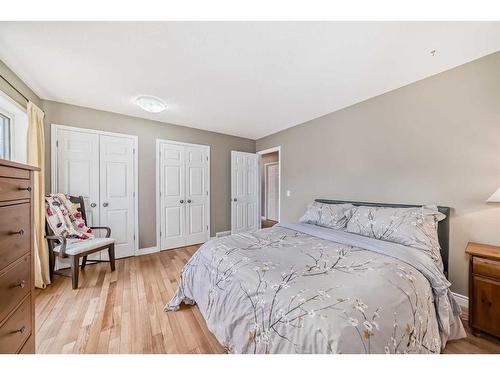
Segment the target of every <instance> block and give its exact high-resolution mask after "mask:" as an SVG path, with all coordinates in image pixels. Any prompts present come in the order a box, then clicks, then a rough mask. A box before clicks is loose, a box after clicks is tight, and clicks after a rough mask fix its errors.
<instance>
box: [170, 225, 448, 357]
mask: <svg viewBox="0 0 500 375" xmlns="http://www.w3.org/2000/svg"><path fill="white" fill-rule="evenodd" d="M181 303H186V304H194V303H196V304H197V305H198V307H199V309H200V311H201V313H202V314H203V316H204V318H205V320H206V322H207V326H208V328H209V329H210V331H212V332H213V333H214V334H215V336H216V337H217V339H218V340H219V342H220V343H221V344H223V345H224V346H225V347H226V349H227V351H228V352H230V353H439V352H440V348H441V339H440V334H439V328H438V321H437V319H436V310H435V306H434V303H433V293H432V289H431V287H430V285H429V282H428V281H427V279H426V278H425V277H424V276H423V275H422V274H421V273H420V272H419V271H418V270H416V269H415V268H413V267H412V266H411V265H409V264H407V263H404V262H401V261H399V260H398V259H395V258H393V257H389V256H386V255H383V254H378V253H376V252H373V251H368V250H363V249H361V248H357V247H353V246H348V245H344V244H340V243H336V242H332V241H328V240H324V239H321V238H318V237H315V236H311V235H308V234H305V233H301V232H298V231H294V230H290V229H287V228H283V227H276V226H275V227H273V228H268V229H263V230H258V231H255V232H251V233H241V234H236V235H232V236H228V237H223V238H218V239H214V240H211V241H209V242H207V243H205V244H204V245H202V246H201V247H200V249H199V250H198V251H197V252H196V253H195V254H194V255H193V257H192V258H191V260H190V261H189V262H188V263H187V264H186V266H185V267H184V269H183V271H182V274H181V281H180V284H179V288H178V290H177V292H176V295H175V296H174V297H173V298H172V300H171V301H170V302H169V303H168V304H167V306H166V310H177V309H178V308H179V305H180V304H181Z"/></svg>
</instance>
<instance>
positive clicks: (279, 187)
mask: <svg viewBox="0 0 500 375" xmlns="http://www.w3.org/2000/svg"><path fill="white" fill-rule="evenodd" d="M275 151H278V164H279V184H278V222H280V221H281V169H282V168H281V146H275V147H271V148H267V149H265V150H260V151H257V154H258V155H260V156H261V157H262V155H264V154H270V153H271V152H275ZM259 165H260V163H259ZM259 177H260V176H259ZM259 182H260V183H259V189H260V188H262V181H260V179H259ZM260 196H262V193H261V194H259V197H260ZM259 209H262V204H260V207H259ZM260 216H261V217H262V213H261V214H260Z"/></svg>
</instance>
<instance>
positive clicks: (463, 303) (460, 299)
mask: <svg viewBox="0 0 500 375" xmlns="http://www.w3.org/2000/svg"><path fill="white" fill-rule="evenodd" d="M451 294H453V297H455V301H457V303H458V304H459V305H460V307H466V308H468V307H469V297H467V296H464V295H462V294H458V293H455V292H451Z"/></svg>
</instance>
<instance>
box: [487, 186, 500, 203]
mask: <svg viewBox="0 0 500 375" xmlns="http://www.w3.org/2000/svg"><path fill="white" fill-rule="evenodd" d="M486 202H500V188H498V189H497V190H496V191H495V192H494V193H493V194H491V197H489V198H488V199H487V200H486Z"/></svg>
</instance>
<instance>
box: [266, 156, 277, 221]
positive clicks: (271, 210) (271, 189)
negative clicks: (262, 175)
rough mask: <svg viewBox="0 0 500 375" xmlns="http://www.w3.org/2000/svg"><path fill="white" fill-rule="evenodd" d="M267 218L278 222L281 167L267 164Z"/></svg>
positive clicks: (275, 164)
mask: <svg viewBox="0 0 500 375" xmlns="http://www.w3.org/2000/svg"><path fill="white" fill-rule="evenodd" d="M265 172H266V183H265V185H266V218H267V219H268V220H274V221H278V212H279V206H278V205H279V196H278V192H279V165H278V163H273V164H266V171H265Z"/></svg>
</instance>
